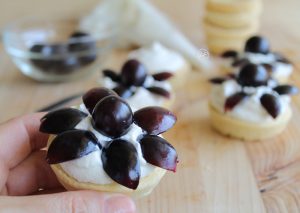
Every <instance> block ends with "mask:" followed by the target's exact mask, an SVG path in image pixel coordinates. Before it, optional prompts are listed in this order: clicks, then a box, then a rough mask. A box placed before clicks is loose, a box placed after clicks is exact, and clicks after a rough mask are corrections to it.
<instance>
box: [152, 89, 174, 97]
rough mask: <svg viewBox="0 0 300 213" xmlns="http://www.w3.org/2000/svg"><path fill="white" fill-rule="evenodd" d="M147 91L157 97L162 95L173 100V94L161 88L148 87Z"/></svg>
mask: <svg viewBox="0 0 300 213" xmlns="http://www.w3.org/2000/svg"><path fill="white" fill-rule="evenodd" d="M146 89H147V90H149V91H150V92H152V93H154V94H156V95H160V96H163V97H165V98H171V93H170V92H169V91H167V90H165V89H163V88H161V87H147V88H146Z"/></svg>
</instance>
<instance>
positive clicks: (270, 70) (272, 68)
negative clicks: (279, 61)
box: [261, 63, 275, 73]
mask: <svg viewBox="0 0 300 213" xmlns="http://www.w3.org/2000/svg"><path fill="white" fill-rule="evenodd" d="M261 65H262V66H263V67H264V68H265V69H266V70H267V71H268V72H269V73H272V72H273V71H274V69H275V67H274V66H273V65H272V64H267V63H264V64H261Z"/></svg>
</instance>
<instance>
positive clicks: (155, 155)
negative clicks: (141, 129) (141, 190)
mask: <svg viewBox="0 0 300 213" xmlns="http://www.w3.org/2000/svg"><path fill="white" fill-rule="evenodd" d="M140 144H141V149H142V153H143V157H144V158H145V160H146V161H147V162H148V163H150V164H152V165H154V166H158V167H160V168H163V169H167V170H170V171H173V172H176V166H177V162H178V160H177V159H178V156H177V152H176V150H175V148H174V147H173V146H172V145H171V144H169V143H168V141H166V140H165V139H163V138H161V137H159V136H156V135H145V136H144V137H143V138H142V139H141V140H140Z"/></svg>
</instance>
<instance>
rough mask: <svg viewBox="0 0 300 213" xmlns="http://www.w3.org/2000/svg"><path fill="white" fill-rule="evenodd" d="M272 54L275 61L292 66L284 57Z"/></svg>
mask: <svg viewBox="0 0 300 213" xmlns="http://www.w3.org/2000/svg"><path fill="white" fill-rule="evenodd" d="M273 54H274V56H275V58H276V61H278V62H281V63H284V64H292V62H291V61H290V60H289V59H287V58H286V57H284V56H283V55H281V54H280V53H273Z"/></svg>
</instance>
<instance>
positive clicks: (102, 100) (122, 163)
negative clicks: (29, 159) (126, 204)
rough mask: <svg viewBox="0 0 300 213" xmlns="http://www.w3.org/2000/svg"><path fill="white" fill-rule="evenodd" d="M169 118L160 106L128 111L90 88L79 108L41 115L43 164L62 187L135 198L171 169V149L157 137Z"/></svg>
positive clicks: (173, 168)
mask: <svg viewBox="0 0 300 213" xmlns="http://www.w3.org/2000/svg"><path fill="white" fill-rule="evenodd" d="M175 122H176V117H175V115H174V114H172V113H171V112H170V111H168V110H166V109H164V108H161V107H146V108H142V109H140V110H138V111H135V112H134V113H133V112H132V110H131V108H130V106H129V105H128V104H127V103H126V101H124V100H123V99H121V98H120V97H119V96H117V94H116V93H115V92H113V91H112V90H109V89H106V88H94V89H92V90H90V91H88V92H87V93H86V94H85V95H84V96H83V104H81V105H80V106H79V107H77V108H66V109H60V110H57V111H53V112H49V113H48V114H46V115H45V116H44V117H43V118H42V119H41V126H40V131H41V132H44V133H48V134H51V135H50V137H49V140H48V145H47V148H48V150H47V162H48V163H49V164H50V165H51V168H52V169H53V171H54V173H55V174H56V176H57V178H58V180H59V182H60V183H61V184H62V185H63V186H64V187H65V188H66V189H67V190H80V189H89V190H96V191H102V192H113V193H114V192H115V193H123V194H127V195H130V196H133V197H141V196H146V195H148V194H149V193H151V191H152V190H153V189H154V188H155V186H156V185H157V184H158V183H159V181H160V180H161V178H162V177H163V176H164V174H165V172H166V170H169V171H173V172H175V171H176V166H177V163H178V160H177V158H178V157H177V152H176V150H175V148H174V147H173V146H172V145H171V144H169V143H168V142H167V141H166V140H165V139H164V138H163V137H162V136H161V134H162V133H163V132H165V131H167V130H168V129H170V128H171V127H172V126H173V125H174V124H175Z"/></svg>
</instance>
